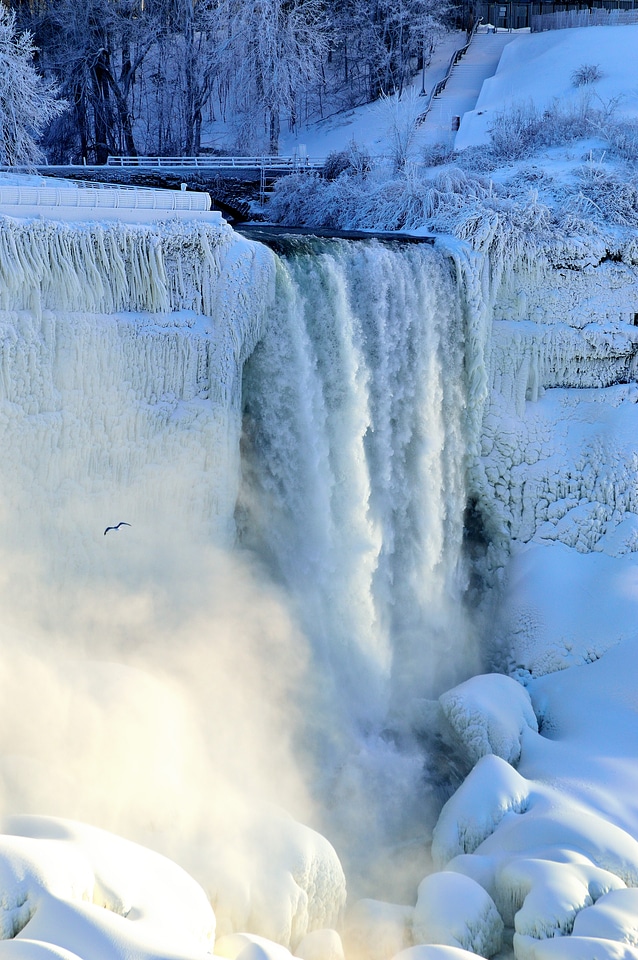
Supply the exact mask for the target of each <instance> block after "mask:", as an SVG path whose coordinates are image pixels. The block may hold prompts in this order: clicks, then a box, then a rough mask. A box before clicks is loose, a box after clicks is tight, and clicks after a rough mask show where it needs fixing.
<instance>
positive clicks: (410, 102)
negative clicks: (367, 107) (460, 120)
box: [378, 89, 423, 173]
mask: <svg viewBox="0 0 638 960" xmlns="http://www.w3.org/2000/svg"><path fill="white" fill-rule="evenodd" d="M378 111H379V119H380V123H381V125H382V126H383V127H384V128H385V135H386V139H387V143H388V152H389V155H390V158H391V160H392V165H393V168H394V172H395V173H399V172H400V171H401V170H403V169H404V168H405V165H406V163H407V162H408V160H409V159H410V157H411V155H412V152H413V148H414V142H415V139H416V134H417V130H418V127H419V122H420V120H421V118H422V116H423V101H422V100H421V99H420V97H419V95H418V94H417V93H416V91H415V90H414V89H410V90H407V91H406V92H404V93H403V95H402V96H399V95H398V94H395V95H394V96H391V97H388V96H385V95H382V96H381V99H380V100H379V104H378Z"/></svg>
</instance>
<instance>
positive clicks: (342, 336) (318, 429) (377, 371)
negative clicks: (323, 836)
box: [244, 241, 474, 723]
mask: <svg viewBox="0 0 638 960" xmlns="http://www.w3.org/2000/svg"><path fill="white" fill-rule="evenodd" d="M244 396H245V399H244V403H245V410H246V415H245V422H246V433H247V444H246V448H247V449H246V458H247V459H248V461H249V470H250V482H251V489H250V491H248V493H249V497H250V499H249V502H248V503H247V504H245V507H246V515H247V520H246V519H245V523H246V525H247V530H246V534H245V539H246V540H247V542H249V543H253V544H254V543H255V541H257V542H258V543H259V545H260V546H261V549H262V550H263V551H264V552H265V553H266V554H267V556H268V562H269V563H270V564H271V565H273V566H274V567H275V568H276V569H277V571H278V573H279V575H280V576H281V578H282V580H283V581H284V582H285V583H286V585H287V587H288V589H289V590H290V592H291V594H292V596H293V597H294V600H295V602H296V604H297V605H298V608H299V610H300V617H301V620H302V622H303V624H304V627H305V629H306V631H307V632H308V633H309V634H310V635H311V636H312V638H313V649H314V651H315V656H316V658H317V662H318V664H320V665H321V668H322V669H323V670H325V672H326V674H327V675H328V676H330V677H332V678H333V682H334V684H335V687H336V690H337V693H338V696H339V697H341V698H343V700H344V701H346V702H347V704H348V709H349V710H351V711H352V713H353V715H354V716H355V717H356V718H357V719H358V720H360V721H361V720H368V721H370V722H372V723H375V722H376V723H379V722H380V721H381V720H382V719H383V717H385V716H386V712H387V710H388V707H390V709H391V710H392V711H394V712H396V713H399V712H400V710H401V706H402V705H405V703H406V700H407V699H409V698H410V697H430V696H433V695H434V692H435V691H436V690H437V689H438V690H439V691H440V690H441V689H445V688H446V687H447V686H449V685H450V684H451V683H453V682H454V680H455V679H456V678H458V676H459V675H460V674H462V673H464V672H465V671H466V670H467V666H466V667H465V668H464V666H463V661H464V658H465V657H466V656H467V655H468V650H467V647H466V645H465V643H464V637H463V634H462V620H461V618H459V617H457V616H456V613H457V611H458V606H459V603H460V598H461V593H462V589H463V586H464V582H463V576H464V574H463V571H462V558H461V546H462V534H463V514H464V508H465V503H466V488H465V456H466V445H467V440H466V432H465V428H464V414H465V378H464V357H463V331H462V321H461V313H460V308H459V303H458V297H457V295H456V289H455V285H454V282H453V280H452V277H451V272H450V270H449V265H448V263H447V262H446V261H445V260H444V258H442V257H440V256H438V255H437V254H435V253H434V252H433V251H431V250H429V249H426V248H424V247H420V248H407V249H406V248H405V247H403V248H400V247H398V246H388V245H384V244H380V243H374V242H373V243H367V244H357V243H352V242H350V243H344V242H334V241H332V242H329V243H312V244H307V243H305V242H299V241H298V242H296V243H292V244H291V245H290V247H289V250H288V254H287V256H286V257H285V262H284V263H280V265H279V270H278V284H277V298H276V301H275V304H274V308H273V310H272V311H271V313H270V315H269V317H268V320H267V322H266V332H265V335H264V337H263V339H262V340H261V341H260V343H259V345H258V348H257V350H256V351H255V353H254V354H253V356H252V358H251V359H250V361H249V364H248V368H247V373H246V376H245V381H244ZM255 497H257V503H255ZM473 665H474V664H472V666H473Z"/></svg>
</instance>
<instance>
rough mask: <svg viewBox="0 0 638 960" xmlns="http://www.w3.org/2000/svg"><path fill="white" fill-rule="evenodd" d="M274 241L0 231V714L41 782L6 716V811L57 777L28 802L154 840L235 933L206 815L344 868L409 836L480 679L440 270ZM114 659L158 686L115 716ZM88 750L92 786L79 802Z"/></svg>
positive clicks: (39, 224)
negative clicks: (267, 830) (29, 734)
mask: <svg viewBox="0 0 638 960" xmlns="http://www.w3.org/2000/svg"><path fill="white" fill-rule="evenodd" d="M282 243H283V247H282V249H281V250H280V255H279V256H275V255H273V254H272V253H271V252H270V251H268V250H267V249H266V248H265V247H262V246H260V245H259V244H253V243H249V242H248V241H245V240H241V239H240V238H238V237H237V236H236V235H233V234H232V231H230V229H229V228H227V227H221V226H210V227H204V226H202V225H201V224H198V223H197V222H193V223H186V222H176V223H175V222H166V223H157V224H153V225H149V224H129V225H124V224H117V223H112V224H111V225H108V224H82V223H79V224H75V223H67V224H52V223H50V222H46V221H31V222H22V221H12V220H9V219H8V218H6V219H5V220H4V221H3V222H2V224H1V225H0V346H1V355H0V440H1V442H2V448H3V458H2V462H1V463H0V538H1V543H0V591H1V594H2V600H3V625H4V628H5V637H6V638H8V639H6V640H5V651H6V654H5V660H6V663H5V670H4V673H3V672H2V671H0V697H2V698H3V699H4V701H5V703H11V704H14V707H11V709H14V710H15V711H16V712H17V713H18V714H19V712H20V703H21V702H22V699H23V698H24V697H26V699H27V702H28V703H29V704H30V707H29V709H30V710H31V712H32V714H33V715H34V716H35V715H36V714H38V715H40V714H41V719H39V720H38V730H39V731H41V732H40V733H39V734H38V736H35V735H34V737H33V739H32V740H28V743H27V746H25V747H24V749H25V750H26V751H27V753H29V751H31V752H32V753H33V755H34V757H35V758H36V759H34V760H33V763H34V764H35V765H36V767H37V769H38V770H40V768H41V767H42V769H43V770H44V771H45V772H44V773H38V776H37V777H35V776H34V775H32V774H31V773H29V775H28V777H27V778H26V780H25V777H24V771H23V768H22V766H20V765H18V767H16V766H15V764H14V761H13V760H11V761H10V760H8V759H6V758H7V757H8V755H9V754H12V753H13V752H18V753H19V751H20V749H22V748H23V747H22V746H21V744H22V742H23V741H22V739H20V737H19V738H18V740H17V743H18V746H17V747H15V749H14V743H15V742H16V733H15V728H14V726H13V725H12V724H11V723H6V724H5V725H4V733H3V736H2V737H1V738H0V775H2V776H3V777H4V782H5V784H6V785H7V789H6V791H5V799H6V806H7V807H8V809H9V812H30V811H35V812H42V808H41V803H42V796H43V794H42V791H41V790H36V789H35V788H32V786H31V784H32V783H34V782H36V781H37V783H40V784H41V783H43V782H47V783H55V791H54V790H53V787H52V788H51V791H50V792H51V796H50V797H48V798H46V801H45V806H46V810H45V812H49V808H50V810H51V811H52V812H55V813H60V812H61V813H63V814H64V815H68V816H77V817H80V818H83V819H87V820H90V821H91V822H96V823H99V824H101V825H103V826H106V827H108V828H110V829H118V830H119V829H121V830H124V831H125V832H127V833H128V834H129V835H133V836H135V837H136V838H139V839H141V840H142V842H149V843H151V844H152V845H153V846H155V847H158V848H160V849H163V850H165V852H168V853H169V854H170V855H172V856H174V857H175V858H176V859H178V860H179V861H180V862H181V863H183V864H184V865H185V866H187V868H190V869H192V870H193V872H194V873H195V874H196V876H198V878H200V879H201V878H203V879H204V880H205V881H206V882H209V883H210V887H211V889H213V888H214V889H215V890H222V891H230V892H228V893H227V894H226V895H227V897H228V898H229V903H226V904H224V903H223V902H222V901H223V895H224V894H219V896H221V898H222V900H221V901H218V900H216V909H217V910H218V913H219V916H223V915H224V911H226V914H227V915H228V916H232V918H233V919H232V925H233V927H234V928H237V926H239V927H241V923H242V922H248V921H247V920H246V917H249V916H250V915H251V914H250V910H251V909H254V904H253V905H252V906H251V903H250V901H249V900H246V903H245V910H246V915H245V916H244V914H242V913H241V911H239V912H238V908H237V903H238V902H241V903H244V901H243V900H242V896H243V895H242V894H240V893H237V894H236V896H235V894H234V893H232V891H233V890H241V889H243V887H242V884H243V883H244V880H243V877H244V874H237V873H236V872H233V871H234V870H235V868H234V867H233V868H232V869H231V868H230V867H228V868H227V867H226V866H224V867H221V866H220V864H221V862H222V859H221V854H220V852H219V847H220V843H221V839H220V838H223V837H224V836H225V835H226V832H227V828H226V827H220V826H219V824H220V823H226V821H225V820H224V818H225V817H227V816H229V815H230V814H229V810H230V811H232V816H235V817H239V819H240V820H241V819H242V817H245V819H247V820H248V821H249V820H250V816H249V815H248V813H246V809H247V808H248V807H249V806H250V804H249V802H248V800H246V798H247V797H250V803H253V802H254V803H258V804H259V803H261V804H262V805H263V804H266V805H267V804H270V803H275V804H277V805H281V806H288V807H290V808H293V809H294V812H295V814H296V815H298V816H299V817H300V819H303V818H304V817H307V822H310V821H312V822H313V823H314V824H315V825H318V826H320V827H321V828H322V829H324V828H325V829H326V830H327V832H328V833H329V835H330V836H331V839H335V838H336V839H337V840H338V839H339V838H343V837H349V838H350V839H351V842H352V843H353V845H354V846H356V847H358V848H359V851H361V850H362V849H363V848H365V847H366V845H367V846H368V848H369V849H368V851H367V854H366V856H368V857H369V855H370V849H371V848H372V847H373V846H374V844H375V843H376V842H377V839H378V840H379V842H380V843H387V844H388V845H390V846H391V845H392V844H393V843H397V842H404V841H405V842H409V841H410V838H411V835H412V834H411V831H412V830H413V822H417V821H419V822H420V826H419V827H418V829H419V830H421V829H422V827H423V824H422V822H421V821H422V820H423V809H422V808H423V806H424V801H423V789H424V788H423V783H424V777H425V778H426V779H427V774H426V773H424V763H426V759H424V753H423V749H422V744H421V745H420V744H419V743H418V742H417V740H414V739H412V740H410V737H411V731H413V730H414V729H417V728H422V726H423V724H422V723H421V724H420V723H419V717H422V716H423V709H424V706H423V705H424V704H427V702H428V701H429V700H431V699H432V698H434V697H436V696H438V694H439V693H440V692H441V691H442V690H444V689H446V688H447V687H449V686H450V685H452V684H453V683H455V682H457V681H458V680H460V679H462V678H464V677H465V676H468V675H470V674H471V673H473V672H475V670H476V669H477V657H476V653H475V652H473V651H474V647H473V644H472V627H471V623H470V621H469V618H468V616H467V613H466V610H465V606H464V600H463V598H464V592H465V590H466V587H467V572H466V570H465V567H464V561H463V533H464V511H465V508H466V503H467V500H468V491H467V489H466V487H467V480H466V478H467V466H468V465H467V462H466V458H467V449H468V435H467V432H468V428H467V418H466V413H467V382H468V373H467V367H466V361H465V344H464V335H465V334H464V329H465V322H464V318H463V315H462V311H461V308H460V305H459V300H460V298H459V294H458V290H457V285H456V278H455V272H454V265H453V261H452V260H451V259H450V258H449V257H447V256H445V255H443V254H441V253H439V252H437V251H435V250H433V249H431V248H429V247H426V246H410V247H405V246H399V245H398V244H386V243H379V242H375V241H370V242H365V243H358V242H341V241H339V242H337V241H315V240H305V241H292V240H289V241H282ZM242 371H243V379H242ZM240 438H241V440H240ZM121 520H124V521H126V522H127V523H130V524H131V526H130V527H126V528H122V530H120V531H118V532H117V533H109V535H108V536H106V537H105V536H104V533H103V531H104V529H105V528H106V527H107V526H108V525H110V524H114V523H118V522H119V521H121ZM25 651H26V653H25ZM23 654H24V658H26V659H24V658H23ZM62 656H64V658H68V657H70V658H71V663H72V666H71V667H70V668H69V667H66V666H61V664H62V663H63V662H64V663H67V660H66V659H65V660H64V661H63V659H62ZM12 657H13V662H14V663H17V664H18V667H16V669H19V670H20V676H22V677H23V679H24V678H26V679H24V685H23V687H22V686H21V687H20V696H19V698H18V701H15V697H16V695H17V694H16V689H17V688H16V685H15V683H14V682H13V680H12V677H11V671H10V670H8V664H9V663H10V662H11V658H12ZM31 658H34V659H31ZM23 659H24V662H23ZM110 662H117V663H118V664H119V663H124V664H126V666H127V669H128V668H129V667H130V668H132V669H134V670H144V671H146V672H150V673H151V674H152V675H153V676H154V677H158V676H159V678H160V684H163V683H165V682H168V683H169V684H170V685H171V694H170V696H164V695H163V694H161V693H158V692H157V690H156V689H155V687H153V688H152V690H151V688H150V687H149V688H148V691H147V693H144V690H145V689H146V688H145V686H144V684H139V685H138V683H137V681H136V679H135V675H134V674H133V675H130V676H129V675H128V674H127V677H128V679H127V681H126V683H124V684H123V689H125V690H126V691H127V693H126V697H128V698H129V700H130V702H129V700H126V697H124V698H123V699H122V698H120V699H122V702H121V703H120V699H118V697H119V694H118V696H117V697H115V702H112V694H113V696H115V694H114V693H113V691H116V690H117V689H119V687H118V684H117V683H115V679H114V678H113V677H112V676H111V674H110V673H109V670H110V669H111V668H110V667H106V666H104V664H105V663H106V664H108V663H110ZM78 664H79V665H78ZM96 664H97V665H96ZM105 670H106V671H107V675H108V676H107V681H108V682H106V681H104V679H103V674H104V671H105ZM47 671H48V672H47ZM71 678H72V679H71ZM100 678H101V679H100ZM167 678H168V679H167ZM173 685H175V689H173ZM147 686H148V685H147ZM137 689H139V690H140V691H142V692H141V693H140V694H139V696H140V698H141V701H140V702H141V704H142V705H138V704H137V703H135V702H134V701H135V697H136V695H135V694H134V693H133V691H135V690H137ZM79 690H81V691H82V694H81V696H80V694H79V693H78V691H79ZM180 691H182V692H180ZM107 693H108V697H107V696H106V694H107ZM109 698H111V699H109ZM124 700H126V702H124ZM61 701H62V702H64V703H66V704H68V707H67V708H66V709H65V710H62V711H60V710H59V709H58V704H59V703H60V702H61ZM145 703H148V710H146V708H145V707H143V704H145ZM162 703H164V704H169V703H170V704H172V703H175V704H178V706H175V710H176V711H177V713H176V716H177V717H178V719H177V720H176V724H175V730H176V731H177V730H179V731H182V730H184V731H187V732H186V733H184V734H183V736H182V734H181V733H177V732H176V733H174V735H173V734H172V735H171V736H167V735H166V724H167V721H165V720H164V719H163V718H162V719H161V720H160V719H159V714H158V710H159V705H160V704H162ZM7 709H9V708H7ZM171 709H173V707H171ZM121 711H124V712H123V713H122V717H123V718H124V719H121V720H120V719H119V718H120V712H121ZM127 711H128V712H127ZM131 711H132V714H131ZM130 715H133V716H135V717H136V718H137V719H136V720H135V723H138V722H141V723H142V728H143V729H142V728H140V730H141V732H140V733H139V734H137V735H136V736H137V737H139V738H141V739H140V742H141V744H142V746H141V749H140V751H134V753H135V759H132V757H131V756H129V754H128V753H127V752H126V750H124V745H125V744H126V745H128V744H129V733H128V731H129V728H130ZM182 715H183V716H182ZM140 717H144V718H145V719H144V720H143V721H141V720H140ZM184 718H186V719H184ZM189 718H190V719H189ZM191 721H192V725H191V726H189V723H191ZM169 726H170V724H169ZM84 730H86V731H87V736H86V738H85V739H83V738H82V736H81V732H82V731H84ZM194 730H195V731H196V732H195V733H194V732H193V731H194ZM88 731H90V735H89V734H88ZM21 736H22V734H21ZM71 743H72V744H73V747H72V748H71V747H70V746H69V745H70V744H71ZM96 744H99V745H100V746H99V749H100V757H101V763H102V766H103V770H104V778H105V782H106V778H107V777H108V778H110V779H108V783H109V784H110V786H109V788H108V789H105V790H104V791H97V790H96V788H94V787H93V785H91V784H88V783H86V782H83V774H82V771H83V769H85V768H86V767H87V766H92V763H93V761H92V759H91V758H92V757H93V754H94V751H95V749H96V746H95V745H96ZM123 750H124V753H122V751H123ZM138 754H139V756H138ZM29 755H31V754H30V753H29ZM141 755H143V756H144V757H146V758H148V762H146V761H145V762H141V760H140V756H141ZM165 755H166V756H168V757H169V758H170V757H173V760H172V761H171V762H168V761H166V760H164V759H163V760H162V762H161V763H155V762H154V760H153V758H154V757H157V756H162V757H164V756H165ZM123 758H124V759H123ZM29 762H30V763H31V761H29ZM299 767H301V768H302V769H301V772H300V771H299ZM29 769H31V768H29ZM34 769H35V767H34ZM176 769H179V770H181V771H182V778H183V783H184V784H185V785H183V786H180V784H182V780H181V779H180V778H179V777H176V776H174V773H173V772H174V770H176ZM53 771H55V776H54V775H53ZM273 771H276V775H273ZM47 778H48V779H47ZM115 784H117V788H116V786H115ZM419 785H421V788H422V789H420V788H419ZM430 788H432V784H430ZM115 792H117V797H118V800H117V803H115V802H111V801H110V798H112V797H113V795H114V794H115ZM53 793H55V800H53V799H52V797H53ZM308 795H311V798H312V799H309V797H308ZM151 797H152V799H149V798H151ZM145 798H146V799H145ZM229 798H230V799H229ZM107 800H108V801H109V802H107ZM149 806H151V807H152V809H153V815H152V818H150V819H149V814H148V810H149ZM364 806H365V808H366V810H365V812H364V809H363V807H364ZM317 807H322V808H323V812H321V811H319V812H318V810H317ZM340 807H341V808H342V809H341V811H340V810H339V808H340ZM240 810H241V811H242V814H241V816H239V811H240ZM326 810H327V811H328V812H327V813H326V812H325V811H326ZM426 819H427V817H426ZM151 821H152V823H151ZM332 821H335V822H336V821H339V822H338V823H336V826H335V825H334V822H333V823H332V827H331V822H332ZM175 823H179V824H180V829H179V836H177V835H176V834H173V835H171V826H172V825H173V824H175ZM375 831H377V832H376V833H375ZM149 832H150V833H149ZM235 832H236V834H237V836H239V835H240V834H241V831H240V829H239V828H237V829H236V831H235ZM249 832H250V831H246V833H247V834H248V833H249ZM239 842H240V841H239V840H237V844H239ZM211 851H214V852H211ZM340 852H341V851H340ZM239 859H241V858H239ZM242 863H243V866H242V870H244V872H245V871H248V870H250V869H254V870H255V871H256V870H257V867H256V866H255V867H250V866H249V865H250V864H251V863H256V861H255V857H254V855H253V854H252V853H248V852H247V853H245V855H244V856H243V861H242ZM237 869H239V868H237ZM364 869H365V868H364ZM211 871H212V874H211ZM215 871H217V872H216V873H215ZM213 875H214V876H213ZM211 876H212V879H210V878H211ZM220 877H221V879H220ZM207 878H208V879H207ZM222 881H223V882H222ZM252 882H253V884H254V889H257V887H258V884H259V883H260V882H262V883H268V880H267V875H266V880H265V881H262V880H261V879H260V878H254V879H253V881H252ZM256 896H257V895H256V894H255V897H256ZM233 897H235V899H233ZM262 898H263V903H264V904H266V903H267V902H268V897H267V896H266V894H265V893H263V892H262ZM229 904H230V905H229ZM242 909H243V908H242ZM264 909H265V908H264ZM335 909H337V908H335ZM266 913H267V911H266ZM242 918H243V919H242ZM230 922H231V921H229V923H230ZM255 922H256V921H255Z"/></svg>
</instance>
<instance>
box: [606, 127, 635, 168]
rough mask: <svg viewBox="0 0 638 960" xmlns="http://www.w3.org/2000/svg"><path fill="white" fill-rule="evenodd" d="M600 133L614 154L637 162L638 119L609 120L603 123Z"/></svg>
mask: <svg viewBox="0 0 638 960" xmlns="http://www.w3.org/2000/svg"><path fill="white" fill-rule="evenodd" d="M600 134H601V135H602V136H603V138H604V139H605V140H606V141H607V143H608V144H609V147H610V149H611V151H612V152H613V154H615V155H616V156H618V157H621V158H622V159H623V160H628V161H630V162H631V163H634V164H635V162H636V159H637V158H638V120H632V119H629V118H627V119H622V120H615V121H610V122H607V123H605V124H603V125H602V128H601V130H600Z"/></svg>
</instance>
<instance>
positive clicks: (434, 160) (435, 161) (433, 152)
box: [423, 143, 454, 167]
mask: <svg viewBox="0 0 638 960" xmlns="http://www.w3.org/2000/svg"><path fill="white" fill-rule="evenodd" d="M453 157H454V150H453V148H452V145H451V144H449V143H435V144H433V146H431V147H426V149H425V150H424V151H423V162H424V163H425V165H426V167H440V166H442V165H443V164H444V163H450V162H451V160H452V159H453Z"/></svg>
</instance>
